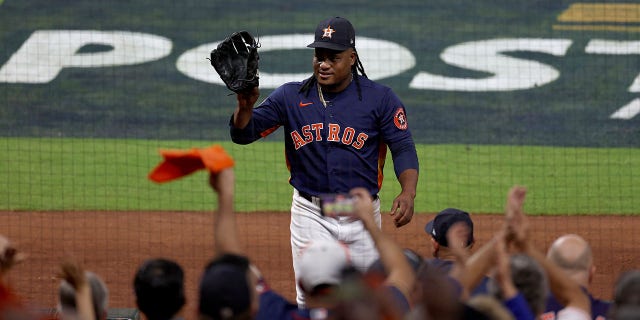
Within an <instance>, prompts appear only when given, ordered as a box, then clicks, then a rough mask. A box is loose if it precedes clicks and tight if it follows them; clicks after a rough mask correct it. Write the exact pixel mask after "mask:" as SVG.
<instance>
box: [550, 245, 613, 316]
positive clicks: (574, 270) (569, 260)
mask: <svg viewBox="0 0 640 320" xmlns="http://www.w3.org/2000/svg"><path fill="white" fill-rule="evenodd" d="M547 259H549V260H550V261H551V262H553V263H555V264H556V265H557V266H558V267H560V269H562V270H563V271H564V272H565V273H566V275H567V276H568V277H569V278H571V279H573V280H574V281H576V282H577V283H578V284H579V285H580V286H581V287H582V290H583V291H584V292H585V294H587V295H588V296H589V301H590V302H591V317H592V318H593V320H604V319H606V316H607V313H608V312H609V306H610V302H608V301H604V300H599V299H596V298H594V297H593V296H592V295H591V294H590V293H589V291H588V288H589V286H590V285H591V281H592V280H593V277H594V275H595V272H596V267H595V265H594V264H593V253H592V251H591V246H590V245H589V243H588V242H587V241H586V240H585V239H583V238H582V237H580V236H579V235H576V234H567V235H564V236H561V237H559V238H558V239H556V240H555V241H554V242H553V243H552V244H551V247H550V248H549V250H548V251H547ZM563 307H564V306H562V305H561V304H560V303H559V302H558V301H557V300H556V299H555V298H554V297H553V295H550V296H549V298H548V300H547V306H546V309H545V313H544V315H543V318H544V319H548V320H553V319H555V315H556V313H557V312H558V310H560V309H562V308H563Z"/></svg>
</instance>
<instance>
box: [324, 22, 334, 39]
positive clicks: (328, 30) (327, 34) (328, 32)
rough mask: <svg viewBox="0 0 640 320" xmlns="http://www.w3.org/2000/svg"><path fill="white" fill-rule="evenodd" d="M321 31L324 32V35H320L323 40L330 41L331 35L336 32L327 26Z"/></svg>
mask: <svg viewBox="0 0 640 320" xmlns="http://www.w3.org/2000/svg"><path fill="white" fill-rule="evenodd" d="M322 31H324V34H322V37H323V38H329V39H331V35H332V34H333V33H334V32H336V30H334V29H332V28H331V26H330V25H329V26H327V27H326V28H324V29H322Z"/></svg>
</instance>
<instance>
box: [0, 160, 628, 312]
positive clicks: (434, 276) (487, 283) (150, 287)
mask: <svg viewBox="0 0 640 320" xmlns="http://www.w3.org/2000/svg"><path fill="white" fill-rule="evenodd" d="M209 179H210V180H209V184H210V186H211V188H212V189H213V191H214V193H215V194H216V195H217V198H218V199H217V200H218V201H217V203H218V208H217V210H214V237H215V252H214V253H213V257H212V260H211V262H210V263H209V264H208V265H207V266H206V267H205V268H204V271H203V274H202V277H201V282H200V285H199V295H198V299H199V300H198V301H197V306H198V310H197V314H194V315H189V314H185V312H184V310H183V308H184V305H185V302H186V301H185V300H186V299H185V292H184V272H183V270H182V268H181V266H180V265H178V264H177V263H176V262H174V261H171V260H167V259H162V258H156V259H150V260H147V261H145V262H144V263H143V264H142V265H141V266H140V267H139V269H138V270H137V271H135V272H134V273H133V274H132V279H133V281H132V288H133V290H134V292H135V298H136V304H137V306H136V307H137V310H139V311H140V313H141V314H142V316H143V317H144V318H145V319H149V320H156V319H158V320H159V319H165V320H167V319H192V318H193V319H202V320H205V319H408V320H414V319H436V320H440V319H443V320H448V319H451V320H454V319H496V320H498V319H500V320H502V319H517V320H520V319H541V320H551V319H559V320H578V319H585V320H586V319H600V320H602V319H618V320H628V319H640V270H632V271H629V272H626V273H624V274H622V275H620V277H619V279H618V281H617V282H616V284H615V288H612V290H613V300H612V301H603V300H598V299H596V298H594V297H593V296H592V295H591V294H590V293H589V285H590V283H591V280H592V279H593V276H594V273H595V271H596V269H595V266H594V264H593V256H592V251H591V248H590V246H589V244H588V243H587V241H585V240H584V239H583V238H582V237H580V236H579V235H575V234H567V235H563V236H562V237H560V238H558V239H557V240H556V241H555V242H553V244H552V245H551V246H550V248H549V251H548V252H547V253H546V254H545V253H542V252H540V251H539V250H538V248H536V247H535V246H534V245H533V243H532V239H531V235H530V232H529V231H530V230H529V224H528V219H527V216H526V214H525V213H524V211H523V203H524V200H525V196H526V189H524V188H522V187H518V186H516V187H513V188H512V189H511V190H510V191H509V193H508V195H507V199H506V205H505V213H504V219H503V221H502V227H501V229H500V231H499V232H497V233H496V234H495V235H494V237H493V238H492V239H491V240H490V241H488V242H487V243H485V244H483V245H482V246H481V247H479V248H476V250H473V251H472V250H471V248H472V247H473V246H474V245H475V239H474V237H473V221H472V219H471V217H470V215H469V214H468V213H467V212H464V211H462V210H459V209H455V208H448V209H445V210H443V211H442V212H440V213H439V214H438V215H436V216H435V218H434V219H433V220H432V221H430V222H429V223H428V224H427V225H426V226H425V231H426V232H427V233H428V234H429V235H430V236H431V238H432V248H433V249H432V251H431V254H432V257H421V256H420V255H419V254H417V253H416V251H413V250H411V249H409V248H401V247H400V246H399V245H398V244H397V243H395V242H394V240H392V239H391V238H390V237H389V236H388V235H386V234H385V233H384V232H383V231H382V230H381V229H380V228H379V227H377V224H376V223H375V221H374V220H373V215H372V214H371V213H372V212H373V206H372V198H371V197H370V195H369V194H368V192H367V191H366V190H364V189H354V190H352V192H351V196H352V197H353V198H354V199H355V206H354V210H353V213H352V214H351V215H350V216H348V217H345V218H348V219H357V220H360V221H361V222H362V223H363V225H364V228H365V230H366V231H367V232H368V233H369V234H370V235H371V237H372V239H373V240H374V242H375V245H376V248H377V250H378V252H379V254H380V258H379V260H378V261H376V262H374V264H372V265H371V267H370V268H369V270H368V272H366V273H361V272H359V271H356V269H355V268H353V266H352V265H351V262H350V259H349V250H348V249H347V248H346V247H345V246H344V245H342V244H341V243H339V242H338V241H335V240H326V239H325V240H317V241H312V242H311V243H309V244H308V245H307V246H306V247H305V248H304V249H303V252H302V253H301V264H300V275H299V277H298V279H295V281H297V283H298V284H299V285H300V287H301V288H302V289H303V290H304V291H305V294H306V295H307V297H308V300H307V303H306V306H305V308H303V309H301V308H299V307H298V305H297V304H296V302H292V301H288V300H287V299H286V298H284V297H283V296H282V295H280V294H278V293H277V292H275V291H274V290H272V289H271V288H270V287H269V284H268V281H267V279H264V277H263V276H262V275H261V273H260V270H259V266H257V265H254V264H253V263H252V261H251V257H248V256H246V254H245V251H244V250H243V248H242V246H241V245H240V242H239V240H238V237H237V230H236V226H235V216H234V211H233V201H234V192H235V191H234V189H235V176H234V171H233V168H227V169H224V170H222V171H220V172H216V173H211V174H210V178H209ZM331 219H333V218H331ZM22 259H23V255H22V253H21V252H19V250H17V249H16V248H15V247H14V246H13V245H12V243H11V242H10V240H9V239H7V238H5V237H2V236H0V320H3V319H18V320H20V319H46V318H47V317H45V316H42V315H39V314H36V313H34V312H33V311H32V310H29V309H27V308H26V307H25V306H24V305H23V302H22V301H21V300H20V297H18V296H17V295H16V294H15V293H14V292H13V291H12V290H11V288H10V287H9V286H8V285H7V284H6V281H5V278H6V274H7V273H8V272H10V270H11V269H12V268H13V267H14V266H15V265H17V264H19V263H20V262H21V261H22ZM59 278H60V287H59V296H58V301H59V303H58V306H57V312H56V314H55V315H54V316H53V317H54V318H56V319H80V320H90V319H107V314H108V295H109V293H108V289H107V286H106V285H105V283H104V282H103V281H102V280H101V279H100V277H99V276H98V275H96V274H94V273H92V272H89V271H86V270H83V268H82V266H81V265H80V264H78V263H77V262H74V261H64V262H63V263H61V265H60V274H59ZM292 281H293V279H292ZM48 317H49V318H51V316H48Z"/></svg>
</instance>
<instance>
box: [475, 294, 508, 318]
mask: <svg viewBox="0 0 640 320" xmlns="http://www.w3.org/2000/svg"><path fill="white" fill-rule="evenodd" d="M467 304H468V305H469V306H470V307H472V308H474V309H476V310H478V311H479V312H481V313H483V314H484V315H486V316H487V318H488V319H489V320H514V317H513V315H512V314H511V312H510V311H509V310H508V309H507V308H505V306H504V305H503V304H502V303H501V302H500V301H499V300H498V299H496V298H494V297H492V296H490V295H488V294H479V295H476V296H473V297H471V298H470V299H469V300H467Z"/></svg>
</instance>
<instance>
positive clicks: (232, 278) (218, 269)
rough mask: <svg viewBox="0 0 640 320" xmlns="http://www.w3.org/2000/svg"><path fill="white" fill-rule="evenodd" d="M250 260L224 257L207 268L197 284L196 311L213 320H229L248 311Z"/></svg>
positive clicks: (230, 256) (231, 256) (249, 300)
mask: <svg viewBox="0 0 640 320" xmlns="http://www.w3.org/2000/svg"><path fill="white" fill-rule="evenodd" d="M248 268H249V260H248V259H246V258H244V257H242V256H235V255H225V256H223V257H222V258H219V259H216V260H215V261H213V262H211V263H210V264H209V266H207V268H206V270H205V272H204V274H203V276H202V279H201V280H200V293H199V303H198V311H199V313H201V314H203V315H207V316H209V317H211V318H212V319H228V318H231V317H233V316H237V315H238V314H241V313H244V312H246V311H247V310H249V308H250V307H251V292H250V291H249V280H248V279H247V270H248Z"/></svg>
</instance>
